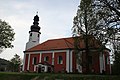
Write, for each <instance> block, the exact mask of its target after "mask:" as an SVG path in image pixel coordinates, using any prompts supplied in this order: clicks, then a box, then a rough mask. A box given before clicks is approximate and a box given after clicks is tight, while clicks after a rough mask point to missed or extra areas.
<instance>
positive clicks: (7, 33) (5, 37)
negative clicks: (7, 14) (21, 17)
mask: <svg viewBox="0 0 120 80" xmlns="http://www.w3.org/2000/svg"><path fill="white" fill-rule="evenodd" d="M14 35H15V33H14V31H13V29H12V28H11V26H10V25H9V24H8V23H6V22H5V21H2V20H1V19H0V50H2V49H4V48H12V47H13V45H12V41H13V40H14Z"/></svg>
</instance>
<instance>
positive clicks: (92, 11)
mask: <svg viewBox="0 0 120 80" xmlns="http://www.w3.org/2000/svg"><path fill="white" fill-rule="evenodd" d="M105 2H111V3H109V5H108V3H105ZM112 2H114V5H116V6H118V7H117V8H115V7H114V8H115V9H116V10H118V9H119V4H117V3H115V0H109V1H107V0H81V1H80V5H79V6H78V10H77V14H76V16H75V17H74V21H73V28H72V30H73V36H74V37H76V36H84V41H85V44H86V53H87V55H86V58H87V59H88V56H89V47H88V46H89V45H88V35H92V36H94V37H95V39H97V40H98V41H99V45H101V50H103V49H104V48H105V45H106V44H107V42H110V43H112V44H113V47H114V50H116V49H117V48H116V47H118V45H116V44H117V43H118V41H119V40H120V37H118V36H119V35H120V26H119V24H120V16H119V14H118V12H119V10H118V11H116V10H114V9H113V8H112V9H113V10H112V9H111V7H113V6H111V4H112ZM118 2H119V1H118ZM110 6H111V7H110ZM75 39H76V38H75ZM77 40H78V39H76V40H75V43H76V44H75V45H77V44H79V43H77V42H79V41H77ZM75 48H76V49H79V46H78V45H77V47H75ZM77 53H78V54H79V50H78V52H77ZM87 61H88V60H87ZM87 64H88V65H87V66H89V63H88V62H87Z"/></svg>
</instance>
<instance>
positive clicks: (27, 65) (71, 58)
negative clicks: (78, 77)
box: [23, 15, 111, 74]
mask: <svg viewBox="0 0 120 80" xmlns="http://www.w3.org/2000/svg"><path fill="white" fill-rule="evenodd" d="M33 20H34V22H33V25H32V26H31V28H30V31H29V41H28V42H27V43H26V49H25V51H24V60H23V71H24V72H38V73H41V72H54V73H75V72H77V73H86V71H87V70H86V60H89V70H90V72H91V73H95V74H100V73H102V72H103V71H104V72H105V73H107V74H110V73H111V66H110V56H109V53H110V50H109V49H107V48H105V49H104V50H103V51H99V50H98V49H99V47H100V46H99V44H98V41H97V40H96V39H95V38H94V37H93V36H88V38H89V42H90V43H91V44H90V45H89V46H90V49H91V50H90V54H89V59H86V49H85V41H84V39H83V36H80V37H79V48H80V50H79V54H78V55H79V57H78V59H77V58H76V54H75V48H74V44H75V41H74V40H75V39H74V38H75V37H68V38H59V39H51V40H47V41H45V42H43V43H39V39H40V34H41V32H40V27H39V23H38V22H39V17H38V15H36V16H34V19H33ZM91 46H92V47H91ZM78 62H80V64H78Z"/></svg>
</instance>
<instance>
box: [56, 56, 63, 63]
mask: <svg viewBox="0 0 120 80" xmlns="http://www.w3.org/2000/svg"><path fill="white" fill-rule="evenodd" d="M57 63H58V64H63V58H62V56H58V61H57Z"/></svg>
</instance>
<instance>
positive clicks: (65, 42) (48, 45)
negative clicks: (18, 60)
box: [26, 37, 74, 51]
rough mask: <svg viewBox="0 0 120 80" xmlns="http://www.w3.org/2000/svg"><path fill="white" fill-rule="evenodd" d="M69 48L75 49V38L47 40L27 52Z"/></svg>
mask: <svg viewBox="0 0 120 80" xmlns="http://www.w3.org/2000/svg"><path fill="white" fill-rule="evenodd" d="M68 48H72V49H73V48H74V39H73V37H70V38H60V39H52V40H47V41H45V42H43V43H41V44H38V45H37V46H35V47H33V48H30V49H28V50H26V51H46V50H58V49H68Z"/></svg>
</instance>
